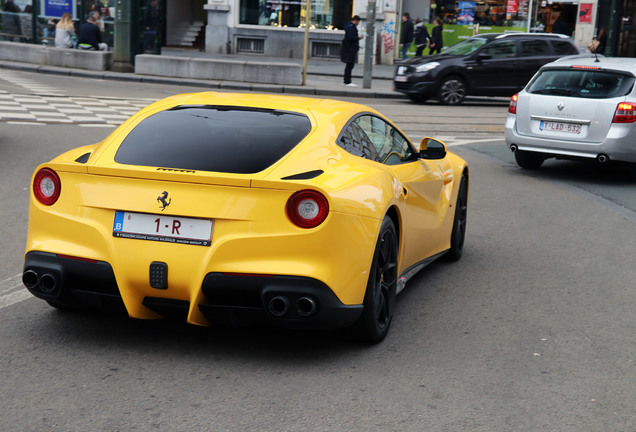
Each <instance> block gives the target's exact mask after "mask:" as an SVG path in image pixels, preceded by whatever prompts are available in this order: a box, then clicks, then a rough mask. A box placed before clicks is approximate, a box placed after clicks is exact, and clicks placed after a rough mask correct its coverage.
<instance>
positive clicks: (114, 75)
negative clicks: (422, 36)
mask: <svg viewBox="0 0 636 432" xmlns="http://www.w3.org/2000/svg"><path fill="white" fill-rule="evenodd" d="M0 69H10V70H18V71H25V72H35V73H42V74H50V75H63V76H71V77H78V78H90V79H102V80H112V81H128V82H142V83H152V84H170V85H187V86H193V87H203V88H207V89H221V90H239V91H254V92H265V93H285V94H297V95H308V96H327V97H334V96H335V97H338V96H340V97H358V98H382V99H403V98H404V97H403V96H402V95H401V94H398V93H394V92H382V91H373V90H365V89H358V90H344V89H343V90H336V89H328V88H319V87H308V86H286V85H272V84H252V83H244V82H237V81H212V80H197V79H189V78H168V77H158V76H150V75H138V74H134V73H125V72H113V71H90V70H84V69H70V68H63V67H57V66H40V65H35V64H30V63H20V62H9V61H0ZM317 75H323V74H317ZM374 79H375V78H374ZM377 79H386V78H377Z"/></svg>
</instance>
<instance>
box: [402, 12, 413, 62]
mask: <svg viewBox="0 0 636 432" xmlns="http://www.w3.org/2000/svg"><path fill="white" fill-rule="evenodd" d="M412 42H413V21H411V15H410V14H409V13H408V12H404V14H403V15H402V34H401V35H400V48H401V49H402V60H406V59H408V56H407V55H406V51H408V49H409V47H410V46H411V43H412Z"/></svg>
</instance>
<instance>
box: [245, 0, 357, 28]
mask: <svg viewBox="0 0 636 432" xmlns="http://www.w3.org/2000/svg"><path fill="white" fill-rule="evenodd" d="M311 8H312V9H311V20H310V22H311V24H310V25H311V28H320V29H328V30H338V29H340V30H341V29H342V28H344V25H345V24H346V23H347V21H348V20H350V19H351V14H350V12H351V0H333V1H323V0H312V3H311ZM239 24H254V25H267V26H275V27H304V26H305V0H302V1H301V0H282V1H281V0H241V1H240V16H239Z"/></svg>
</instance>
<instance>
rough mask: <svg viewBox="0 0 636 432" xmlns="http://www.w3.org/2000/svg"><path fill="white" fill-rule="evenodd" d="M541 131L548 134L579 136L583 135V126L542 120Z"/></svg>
mask: <svg viewBox="0 0 636 432" xmlns="http://www.w3.org/2000/svg"><path fill="white" fill-rule="evenodd" d="M539 130H541V131H547V132H563V133H569V134H575V135H578V134H580V133H581V125H580V124H576V123H560V122H552V121H544V120H541V122H540V123H539Z"/></svg>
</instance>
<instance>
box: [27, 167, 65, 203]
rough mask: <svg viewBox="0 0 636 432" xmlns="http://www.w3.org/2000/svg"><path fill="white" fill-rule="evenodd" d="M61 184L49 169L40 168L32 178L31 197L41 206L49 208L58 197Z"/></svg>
mask: <svg viewBox="0 0 636 432" xmlns="http://www.w3.org/2000/svg"><path fill="white" fill-rule="evenodd" d="M61 190H62V183H60V178H59V177H58V175H57V174H56V173H55V171H53V170H52V169H50V168H42V169H41V170H40V171H38V172H37V174H35V177H34V178H33V195H35V198H36V199H37V200H38V201H39V202H40V203H42V204H44V205H47V206H50V205H53V204H55V202H56V201H57V199H58V198H59V197H60V192H61Z"/></svg>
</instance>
